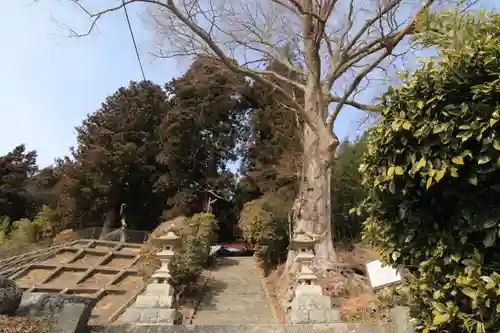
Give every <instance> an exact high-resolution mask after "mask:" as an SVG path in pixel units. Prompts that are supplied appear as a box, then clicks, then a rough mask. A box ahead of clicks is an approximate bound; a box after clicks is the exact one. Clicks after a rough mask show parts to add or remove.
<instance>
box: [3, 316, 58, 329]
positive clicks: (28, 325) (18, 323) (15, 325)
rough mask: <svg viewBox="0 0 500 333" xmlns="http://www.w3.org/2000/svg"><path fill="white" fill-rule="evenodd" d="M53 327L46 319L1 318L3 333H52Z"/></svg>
mask: <svg viewBox="0 0 500 333" xmlns="http://www.w3.org/2000/svg"><path fill="white" fill-rule="evenodd" d="M52 327H53V323H52V321H51V320H50V319H46V318H34V317H19V316H0V331H1V332H2V333H30V332H33V333H34V332H36V333H50V332H51V331H52Z"/></svg>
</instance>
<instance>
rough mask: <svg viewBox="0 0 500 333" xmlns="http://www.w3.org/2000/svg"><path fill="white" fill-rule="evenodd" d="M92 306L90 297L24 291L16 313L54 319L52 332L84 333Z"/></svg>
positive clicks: (93, 303)
mask: <svg viewBox="0 0 500 333" xmlns="http://www.w3.org/2000/svg"><path fill="white" fill-rule="evenodd" d="M94 306H95V300H93V299H91V298H86V297H81V296H69V295H59V294H51V293H27V292H25V293H24V294H23V298H22V301H21V304H20V306H19V309H18V311H17V313H16V314H17V315H20V316H34V317H49V318H52V319H54V328H53V330H52V333H86V332H87V323H88V321H89V319H90V315H91V313H92V309H93V308H94Z"/></svg>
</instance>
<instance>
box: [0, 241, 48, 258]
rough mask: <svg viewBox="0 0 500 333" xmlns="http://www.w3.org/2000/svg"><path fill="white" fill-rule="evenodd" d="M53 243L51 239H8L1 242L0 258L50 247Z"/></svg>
mask: <svg viewBox="0 0 500 333" xmlns="http://www.w3.org/2000/svg"><path fill="white" fill-rule="evenodd" d="M51 245H52V242H51V240H50V239H44V240H41V241H39V242H36V243H28V244H26V243H15V242H13V241H11V240H7V241H5V242H4V243H1V244H0V259H5V258H10V257H15V256H18V255H21V254H24V253H28V252H32V251H36V250H41V249H44V248H48V247H50V246H51Z"/></svg>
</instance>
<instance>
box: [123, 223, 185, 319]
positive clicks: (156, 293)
mask: <svg viewBox="0 0 500 333" xmlns="http://www.w3.org/2000/svg"><path fill="white" fill-rule="evenodd" d="M151 241H152V242H153V244H156V245H158V247H159V248H160V249H161V250H160V251H159V252H158V253H157V256H158V258H159V259H160V262H161V266H160V268H159V269H158V270H157V271H156V272H154V273H153V275H152V276H151V279H152V283H150V284H148V285H147V286H146V290H145V291H144V293H143V294H142V295H139V296H137V299H136V300H135V303H134V304H132V306H131V307H129V308H128V309H127V310H126V311H125V313H124V314H123V315H122V317H121V319H120V321H121V322H126V323H145V324H146V323H148V324H167V325H173V324H174V322H175V321H176V320H177V317H178V314H177V309H176V306H177V304H175V302H174V288H173V287H172V286H171V285H170V284H169V279H170V277H171V275H170V262H171V261H172V258H173V257H174V254H175V250H176V249H177V248H178V247H179V246H180V241H181V239H180V237H178V236H177V235H176V234H175V233H174V232H173V231H172V228H168V229H167V232H166V234H164V235H162V236H160V237H156V238H153V239H152V240H151Z"/></svg>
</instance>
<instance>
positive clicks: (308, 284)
mask: <svg viewBox="0 0 500 333" xmlns="http://www.w3.org/2000/svg"><path fill="white" fill-rule="evenodd" d="M315 243H316V241H315V240H314V239H312V238H311V237H309V236H308V235H307V234H306V233H305V232H304V231H303V230H302V229H299V230H297V232H296V234H295V237H294V238H293V239H292V241H291V244H290V247H291V248H292V249H293V250H295V251H296V252H297V256H296V257H295V263H296V264H298V265H299V266H300V268H299V273H298V276H297V280H296V284H295V293H294V299H293V300H292V302H291V306H290V312H289V314H288V321H289V322H290V323H291V324H306V323H334V322H339V321H340V313H339V312H338V311H336V310H334V309H332V302H331V299H330V297H329V296H327V295H323V289H322V288H321V286H320V285H318V283H317V280H318V277H317V276H316V275H315V274H314V272H313V271H312V269H311V267H310V266H311V263H312V260H313V258H314V245H315Z"/></svg>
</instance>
